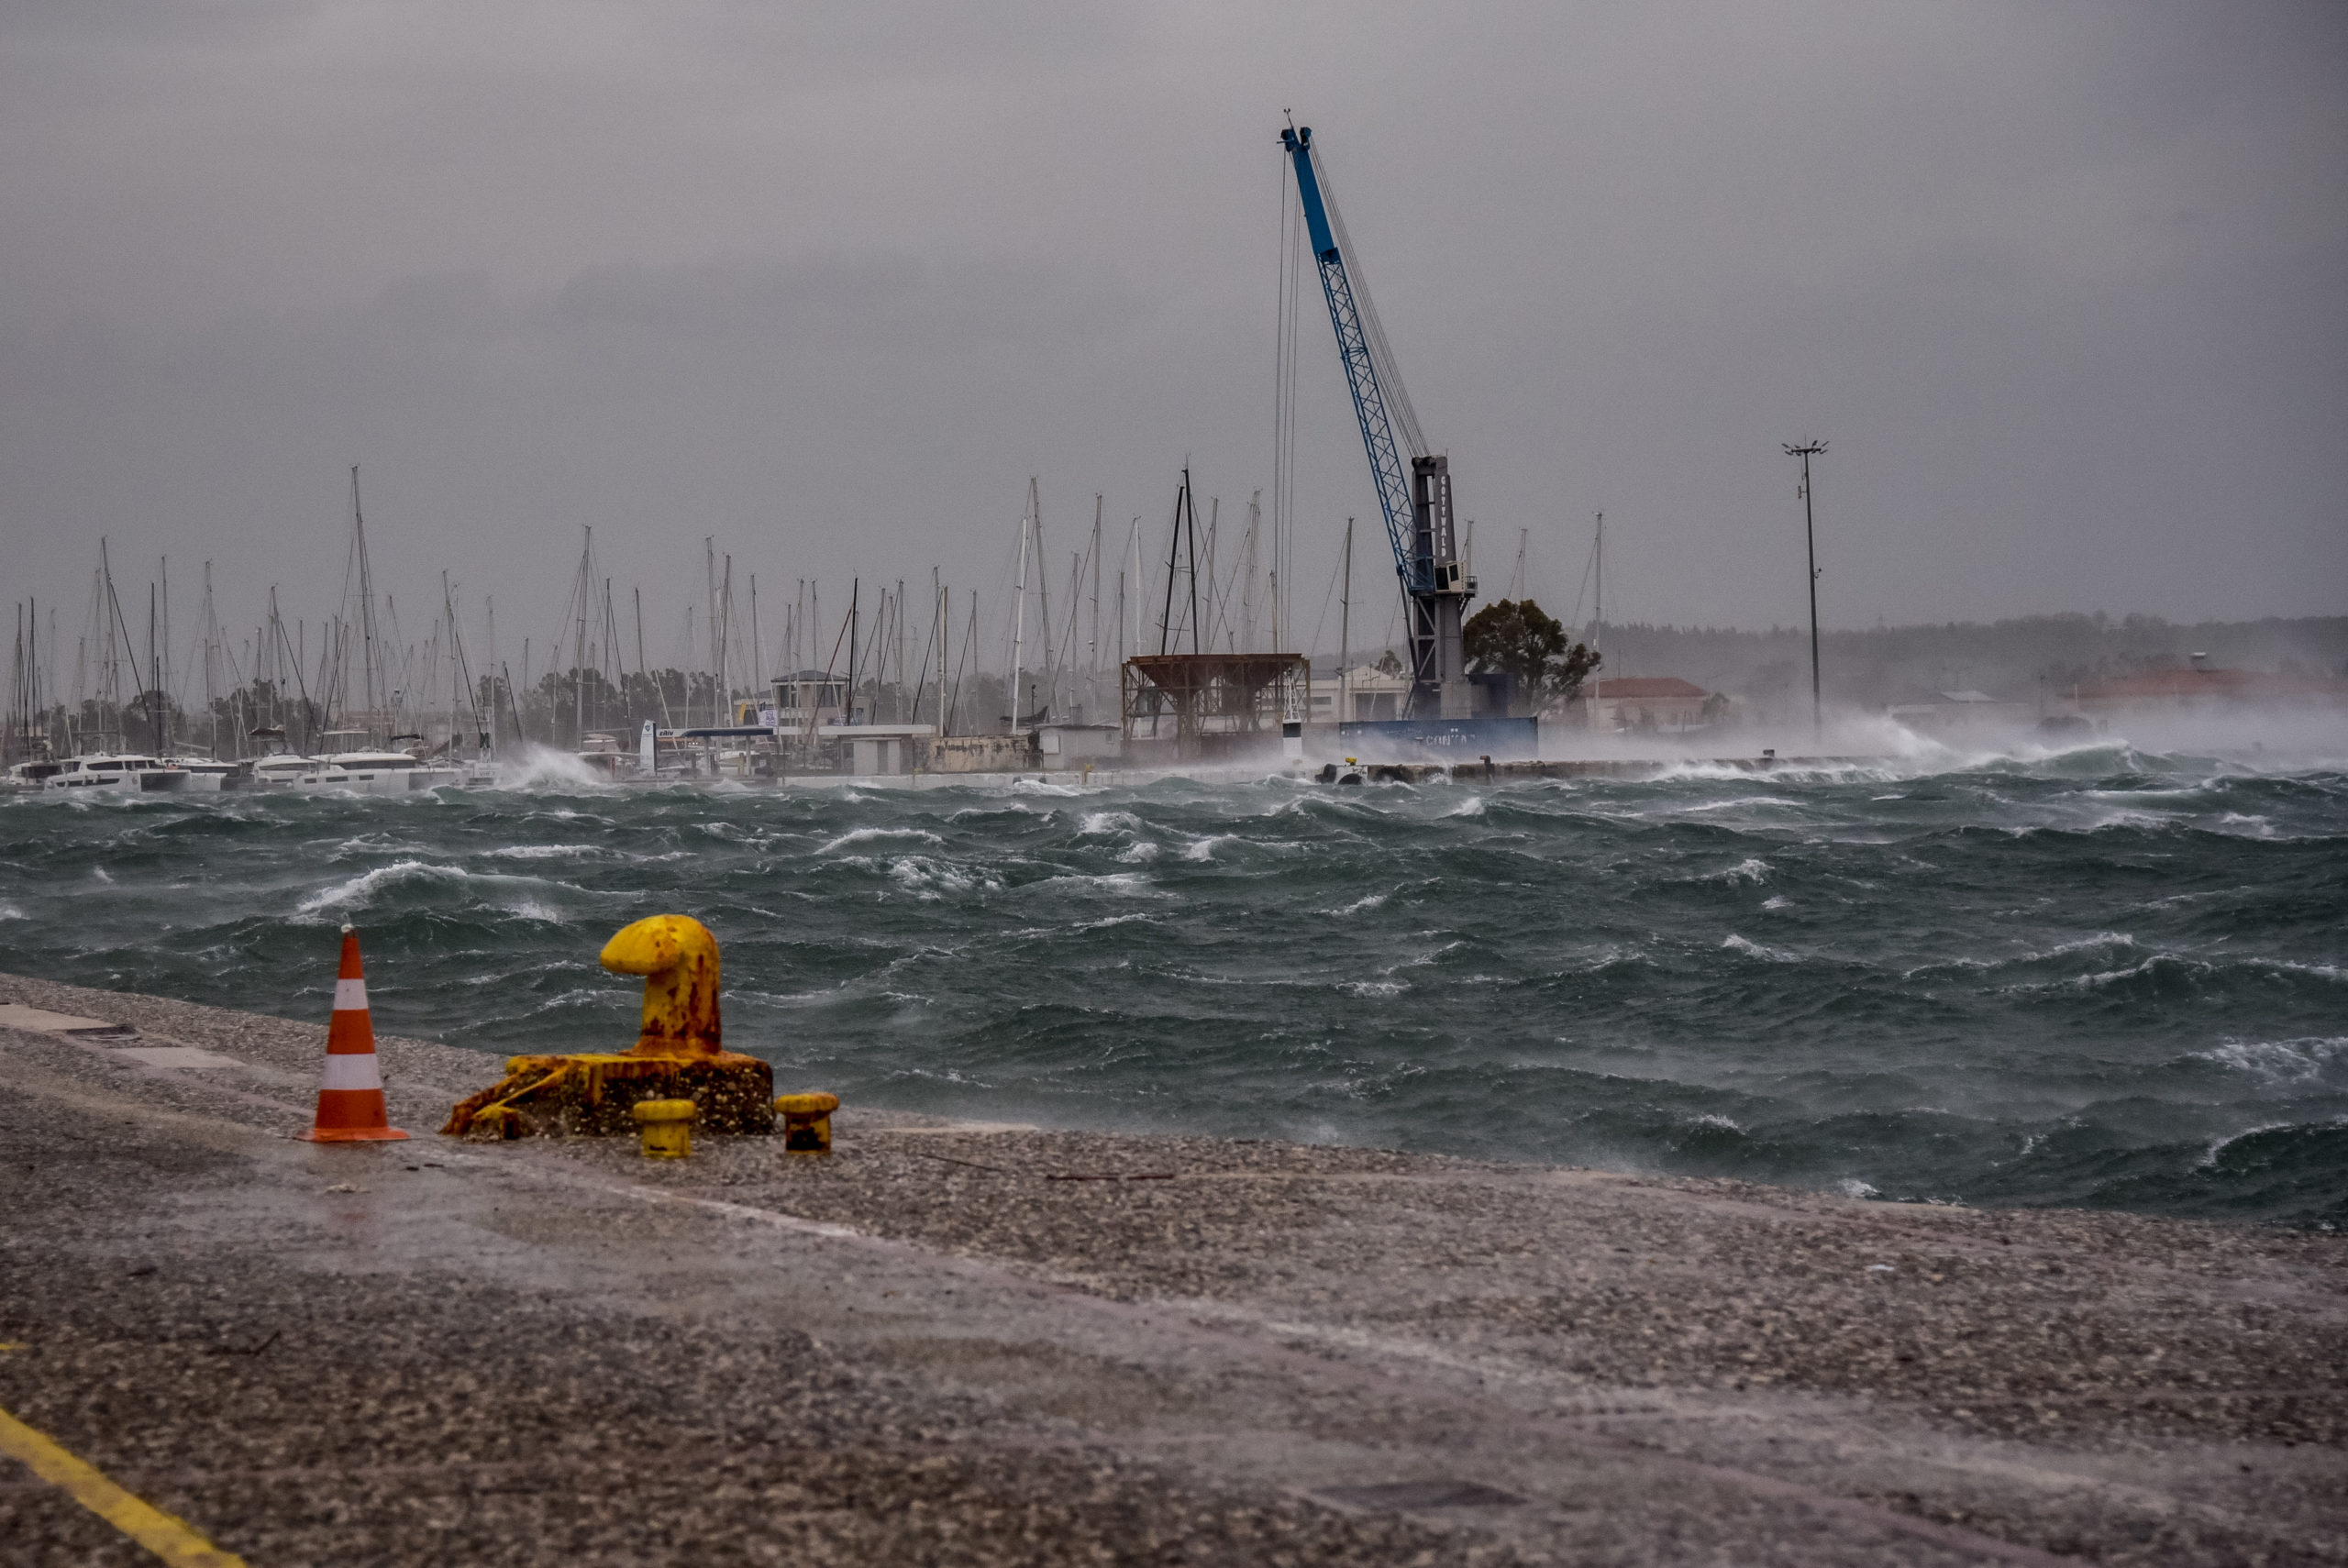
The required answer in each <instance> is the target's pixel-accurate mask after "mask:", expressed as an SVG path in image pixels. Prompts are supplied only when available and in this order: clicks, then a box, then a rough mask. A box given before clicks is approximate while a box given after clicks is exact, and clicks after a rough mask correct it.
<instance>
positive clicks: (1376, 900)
mask: <svg viewBox="0 0 2348 1568" xmlns="http://www.w3.org/2000/svg"><path fill="white" fill-rule="evenodd" d="M1387 898H1388V895H1387V894H1384V893H1368V894H1365V895H1363V896H1362V897H1360V898H1358V899H1356V900H1354V901H1353V902H1352V903H1349V904H1341V905H1339V906H1338V907H1337V908H1335V909H1334V910H1323V911H1321V912H1322V913H1323V914H1324V915H1349V914H1360V913H1361V912H1363V911H1365V910H1374V909H1377V908H1379V907H1380V906H1381V905H1383V904H1384V903H1385V902H1386V900H1387Z"/></svg>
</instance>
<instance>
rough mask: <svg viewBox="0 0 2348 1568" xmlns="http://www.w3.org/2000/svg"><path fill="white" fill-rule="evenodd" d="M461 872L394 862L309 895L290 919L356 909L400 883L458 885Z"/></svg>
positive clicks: (428, 863)
mask: <svg viewBox="0 0 2348 1568" xmlns="http://www.w3.org/2000/svg"><path fill="white" fill-rule="evenodd" d="M464 878H465V873H464V871H463V870H462V869H461V868H460V867H455V866H442V865H439V864H437V863H436V862H433V861H429V860H394V861H393V862H392V863H391V864H390V865H389V866H378V867H375V869H373V870H372V871H361V872H360V874H359V875H358V876H356V877H353V878H350V879H349V881H347V882H338V883H336V884H335V885H334V886H333V887H331V888H328V889H325V890H324V891H321V892H316V893H313V894H311V895H310V896H309V897H308V898H306V899H304V900H302V901H301V902H300V903H298V904H296V905H294V919H295V920H301V919H302V918H303V917H304V916H316V915H322V914H324V913H326V912H327V911H328V910H342V909H359V908H362V907H364V906H365V905H367V904H369V903H371V902H372V901H373V900H374V897H375V895H376V894H377V893H378V892H380V891H381V890H382V889H385V888H393V887H397V886H399V885H400V884H401V883H403V882H460V881H462V880H464Z"/></svg>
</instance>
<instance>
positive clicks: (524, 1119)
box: [440, 914, 774, 1154]
mask: <svg viewBox="0 0 2348 1568" xmlns="http://www.w3.org/2000/svg"><path fill="white" fill-rule="evenodd" d="M604 968H606V969H609V970H611V971H612V972H613V973H615V974H619V975H641V976H643V977H644V1013H643V1022H642V1024H641V1026H640V1027H639V1029H638V1031H637V1037H636V1043H635V1044H634V1045H633V1046H631V1047H630V1048H629V1049H627V1050H626V1051H573V1052H568V1053H565V1054H564V1055H528V1056H509V1057H507V1058H506V1059H505V1077H504V1079H503V1080H502V1081H500V1082H498V1083H495V1084H493V1085H491V1086H490V1087H489V1088H485V1089H483V1090H482V1091H481V1092H480V1093H479V1094H476V1095H472V1096H471V1097H469V1098H467V1099H461V1100H459V1101H458V1102H457V1104H456V1106H455V1107H454V1109H452V1110H450V1111H449V1124H448V1125H447V1126H445V1127H443V1128H441V1129H440V1131H441V1132H444V1133H446V1134H448V1135H449V1136H450V1137H452V1138H467V1137H474V1138H537V1137H580V1136H587V1137H602V1136H616V1135H617V1134H620V1133H624V1132H626V1131H627V1130H628V1124H629V1121H630V1118H631V1116H632V1115H633V1113H634V1112H633V1108H635V1107H636V1106H637V1105H639V1104H642V1103H645V1102H648V1101H658V1100H679V1099H688V1098H690V1099H691V1100H692V1103H693V1104H695V1105H697V1106H699V1107H700V1108H701V1114H700V1117H699V1118H698V1120H699V1121H700V1122H701V1130H702V1131H703V1132H707V1133H711V1134H713V1135H715V1136H720V1137H724V1136H730V1135H734V1134H738V1133H749V1134H752V1135H762V1134H765V1133H769V1132H773V1131H774V1069H773V1068H772V1067H771V1066H768V1065H767V1064H766V1063H765V1062H763V1061H761V1060H760V1059H759V1058H758V1057H756V1056H746V1055H742V1054H740V1053H739V1052H735V1051H728V1050H726V1049H725V1043H724V1039H723V1036H722V1034H721V1033H720V1031H719V1027H718V991H717V979H718V966H717V938H716V937H714V936H713V935H711V934H710V933H709V928H708V927H706V926H704V925H703V924H702V923H701V922H699V921H697V920H693V919H692V918H691V917H689V916H686V915H673V914H664V915H651V916H648V917H647V918H646V919H643V920H640V921H637V922H636V923H634V924H633V925H630V926H628V927H627V928H626V930H624V931H622V932H621V933H619V934H618V935H616V936H615V937H613V938H612V939H611V941H610V942H608V943H606V944H604ZM636 1120H637V1123H638V1124H639V1126H641V1127H642V1128H643V1129H644V1132H645V1135H646V1137H647V1138H648V1139H649V1138H650V1137H651V1124H650V1123H648V1122H645V1121H643V1119H642V1118H640V1117H637V1118H636ZM684 1136H685V1133H684V1132H683V1131H682V1130H681V1129H680V1130H678V1132H677V1137H678V1138H679V1139H680V1140H682V1139H683V1138H684ZM645 1152H646V1153H647V1154H651V1153H654V1152H655V1151H654V1150H653V1148H652V1145H651V1144H650V1143H649V1142H648V1143H647V1144H646V1146H645ZM676 1152H677V1153H678V1154H683V1153H684V1152H685V1151H684V1148H683V1147H682V1145H681V1144H680V1147H679V1148H678V1150H677V1151H676Z"/></svg>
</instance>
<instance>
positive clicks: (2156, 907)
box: [0, 745, 2348, 1225]
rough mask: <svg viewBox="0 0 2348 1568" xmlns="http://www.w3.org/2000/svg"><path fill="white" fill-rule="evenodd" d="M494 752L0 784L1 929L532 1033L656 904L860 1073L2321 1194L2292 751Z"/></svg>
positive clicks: (220, 981)
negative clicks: (1034, 774) (1240, 781)
mask: <svg viewBox="0 0 2348 1568" xmlns="http://www.w3.org/2000/svg"><path fill="white" fill-rule="evenodd" d="M541 760H542V761H543V759H541ZM514 781H516V782H519V783H521V784H523V785H525V786H526V787H523V788H507V789H500V790H455V789H448V790H436V791H432V792H430V793H429V794H427V795H422V796H416V797H408V798H403V799H398V800H382V801H378V800H372V799H368V798H360V797H338V796H327V795H305V796H291V795H288V796H268V797H236V796H227V797H194V796H186V797H181V796H155V797H146V798H141V799H138V800H136V801H128V800H126V801H119V802H112V801H108V802H89V801H83V800H81V799H79V798H78V797H68V798H66V799H64V800H50V799H45V798H43V799H31V800H12V801H6V802H0V922H5V924H6V932H7V940H6V944H0V945H5V948H6V957H5V959H0V963H5V965H6V966H7V967H11V968H16V969H20V970H27V971H30V972H34V973H39V974H44V975H52V976H55V977H60V978H64V979H72V980H80V981H83V982H84V983H89V984H94V985H102V986H122V987H129V988H139V989H148V990H153V991H158V992H161V993H164V994H169V995H179V996H185V997H189V998H191V999H196V1000H203V1001H214V1002H218V1003H221V1004H223V1005H229V1006H253V1005H260V1006H264V1007H268V1008H271V1009H273V1010H279V1011H282V1012H285V1013H287V1014H289V1015H294V1016H304V1017H316V1018H317V1019H319V1020H320V1021H323V1019H324V1016H325V1008H326V1005H327V995H328V993H329V991H330V988H331V983H332V978H333V947H334V939H333V934H332V928H333V927H334V926H335V925H337V924H338V923H340V922H343V921H346V920H347V921H349V922H353V923H355V924H356V925H358V927H359V928H360V932H361V933H362V935H363V938H364V941H365V944H366V952H367V959H368V966H369V978H370V994H371V998H372V999H373V1002H374V1006H375V1008H376V1010H377V1011H378V1014H379V1017H380V1019H381V1021H382V1025H383V1027H385V1028H386V1029H392V1030H397V1031H402V1032H412V1033H421V1034H427V1035H434V1036H437V1037H440V1038H445V1039H448V1040H450V1041H452V1042H456V1043H461V1044H466V1045H471V1046H475V1047H478V1048H480V1049H482V1050H483V1051H485V1052H495V1053H506V1052H511V1051H514V1050H517V1049H535V1048H547V1047H552V1046H557V1045H562V1046H573V1047H575V1046H578V1045H581V1044H583V1043H593V1042H594V1041H597V1040H604V1041H609V1042H614V1043H618V1042H622V1041H624V1040H625V1039H626V1037H627V1036H628V1035H629V1034H630V1033H631V1032H632V1030H633V1023H632V1022H631V1020H632V1016H633V1011H634V1008H635V1005H636V1003H635V999H634V997H633V995H632V994H631V991H630V988H629V986H628V983H627V982H625V981H621V980H617V979H615V978H613V977H607V976H605V975H604V974H603V973H602V972H601V971H600V969H598V968H597V967H596V965H595V954H596V952H597V950H598V949H599V948H600V946H601V944H602V943H603V942H604V939H605V938H606V937H607V936H608V935H609V934H610V933H611V932H612V931H613V930H615V929H616V928H617V927H618V926H620V925H622V924H624V923H626V922H627V921H629V920H633V919H635V918H637V917H638V916H640V915H642V914H646V913H649V912H652V911H655V910H659V909H674V910H678V911H682V912H686V913H691V914H693V915H695V916H697V917H699V918H701V919H702V920H703V921H705V922H708V923H709V924H710V925H711V926H712V927H713V928H714V930H716V932H717V933H718V935H719V937H720V939H721V941H722V942H723V943H724V944H725V973H726V976H727V978H728V982H729V994H728V1001H727V1007H728V1012H727V1019H726V1023H727V1029H726V1035H727V1040H728V1042H729V1043H736V1044H739V1045H742V1046H745V1047H747V1048H749V1049H753V1050H757V1051H759V1052H761V1053H763V1054H764V1055H768V1056H770V1057H771V1058H772V1059H773V1060H774V1061H775V1062H776V1064H777V1066H778V1070H779V1071H780V1072H781V1075H782V1076H783V1077H785V1078H786V1079H787V1080H788V1081H791V1082H795V1083H803V1084H807V1085H809V1086H816V1085H820V1086H822V1087H826V1088H836V1089H838V1090H840V1091H841V1092H843V1093H846V1094H848V1095H850V1096H852V1097H855V1098H858V1099H863V1100H867V1101H869V1102H874V1103H881V1104H890V1105H896V1106H901V1107H905V1108H909V1109H919V1110H942V1111H947V1112H953V1113H958V1114H964V1115H973V1116H981V1117H985V1118H988V1119H999V1120H1012V1121H1041V1122H1045V1123H1057V1124H1067V1125H1084V1126H1102V1127H1126V1128H1156V1129H1179V1130H1197V1131H1207V1132H1222V1133H1228V1134H1235V1135H1280V1136H1290V1137H1306V1138H1321V1139H1341V1140H1345V1141H1349V1142H1357V1143H1396V1144H1406V1145H1416V1146H1425V1147H1437V1148H1443V1149H1448V1150H1454V1151H1459V1152H1465V1153H1469V1154H1484V1155H1491V1156H1496V1157H1513V1158H1535V1159H1550V1160H1564V1161H1571V1162H1576V1163H1583V1164H1596V1165H1612V1166H1616V1167H1620V1168H1625V1169H1639V1170H1660V1171H1676V1172H1688V1173H1701V1174H1722V1175H1736V1176H1750V1177H1753V1178H1755V1179H1765V1180H1771V1181H1787V1182H1796V1183H1805V1184H1809V1185H1812V1186H1815V1187H1821V1188H1823V1189H1827V1190H1839V1191H1844V1192H1850V1193H1854V1194H1857V1195H1861V1196H1878V1197H1882V1198H1894V1199H1900V1198H1905V1199H1922V1198H1936V1199H1937V1198H1956V1199H1964V1200H1967V1201H1974V1202H1984V1203H2028V1204H2046V1203H2090V1204H2102V1205H2111V1206H2119V1207H2127V1208H2134V1209H2146V1210H2153V1211H2159V1212H2167V1213H2180V1214H2201V1215H2212V1216H2234V1217H2247V1218H2258V1219H2269V1220H2286V1221H2289V1222H2293V1223H2299V1224H2332V1225H2337V1224H2340V1223H2342V1222H2348V1035H2343V1033H2342V1026H2343V1018H2344V1017H2348V1014H2343V1008H2344V1007H2348V773H2343V772H2342V771H2340V770H2339V769H2338V768H2337V767H2336V766H2330V767H2321V768H2301V769H2299V770H2297V771H2283V770H2277V771H2271V772H2260V771H2257V770H2255V769H2253V768H2250V767H2244V766H2243V765H2242V764H2241V762H2240V761H2239V760H2235V761H2227V760H2223V759H2217V758H2210V757H2204V756H2183V757H2168V756H2159V755H2155V754H2152V753H2147V752H2143V751H2137V750H2131V749H2128V748H2125V747H2121V746H2113V745H2095V746H2082V747H2076V748H2072V749H2070V750H2050V751H2049V752H2047V753H2045V754H2043V755H2033V756H2023V757H2019V758H2017V757H1988V758H1970V759H1968V758H1963V757H1958V756H1955V755H1954V754H1951V753H1947V752H1945V751H1942V750H1939V749H1937V748H1919V749H1917V750H1916V751H1914V752H1913V753H1912V754H1911V755H1908V756H1902V757H1899V758H1898V759H1896V760H1894V761H1891V762H1887V763H1881V764H1869V765H1864V766H1844V767H1831V768H1822V769H1819V770H1816V771H1813V772H1809V773H1803V774H1794V773H1790V772H1782V771H1781V772H1780V773H1778V774H1776V775H1773V776H1772V777H1770V778H1767V780H1766V781H1765V780H1760V779H1756V778H1755V776H1754V775H1753V774H1751V773H1749V772H1744V771H1739V770H1735V769H1730V768H1719V767H1704V766H1700V765H1696V766H1690V767H1685V768H1681V769H1678V770H1676V771H1675V772H1674V773H1672V774H1671V775H1670V776H1668V777H1666V778H1658V779H1653V780H1646V781H1629V780H1602V779H1574V780H1545V781H1532V782H1525V783H1521V784H1511V783H1499V784H1493V783H1479V784H1478V785H1477V786H1476V787H1475V788H1474V790H1472V791H1470V790H1452V789H1419V788H1412V787H1408V786H1395V787H1385V786H1379V787H1372V788H1364V789H1357V790H1344V791H1342V792H1340V791H1337V790H1324V789H1318V788H1312V787H1300V786H1299V785H1298V784H1296V783H1294V782H1293V781H1289V780H1278V781H1269V780H1268V781H1266V782H1264V783H1261V784H1256V785H1222V784H1215V785H1209V784H1202V783H1196V782H1191V781H1186V780H1181V779H1167V780H1163V781H1160V782H1158V783H1156V784H1152V785H1149V786H1146V787H1142V788H1130V789H1118V790H1079V789H1078V788H1077V787H1075V786H1071V785H1067V784H1060V783H1048V782H1047V783H1045V784H1041V785H1037V784H1035V783H1032V782H1031V783H1028V784H1025V785H1022V786H1020V787H1017V788H1015V789H1010V790H978V789H948V790H936V791H921V792H914V791H903V790H853V791H848V790H804V791H794V792H784V793H775V792H770V791H763V790H730V791H725V792H706V791H696V790H686V789H666V790H625V789H615V788H613V787H610V786H607V785H602V784H599V783H596V782H594V781H593V779H592V778H581V777H575V776H574V775H573V774H572V773H571V772H570V770H568V769H566V768H565V767H561V766H559V765H558V764H556V763H545V765H544V766H542V767H537V769H536V770H535V771H529V772H524V773H517V774H515V776H514Z"/></svg>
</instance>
